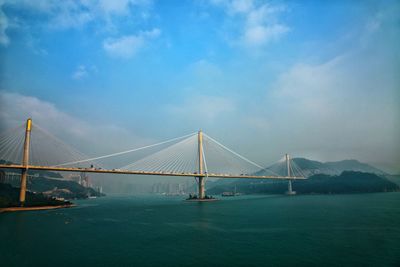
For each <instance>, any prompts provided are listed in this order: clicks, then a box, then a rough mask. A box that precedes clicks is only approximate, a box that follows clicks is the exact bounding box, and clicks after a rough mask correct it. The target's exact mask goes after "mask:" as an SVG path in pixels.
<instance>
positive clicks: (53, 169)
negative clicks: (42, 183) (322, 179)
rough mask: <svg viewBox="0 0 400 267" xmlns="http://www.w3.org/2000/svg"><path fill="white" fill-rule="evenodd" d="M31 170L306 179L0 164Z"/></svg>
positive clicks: (8, 167) (0, 165) (256, 177)
mask: <svg viewBox="0 0 400 267" xmlns="http://www.w3.org/2000/svg"><path fill="white" fill-rule="evenodd" d="M27 168H28V169H30V170H43V171H62V172H89V173H109V174H131V175H157V176H183V177H211V178H245V179H282V180H287V179H293V180H302V179H306V178H305V177H301V176H291V177H288V176H273V175H249V174H239V175H238V174H216V173H208V174H205V173H204V174H199V173H188V172H184V173H175V172H147V171H130V170H121V169H113V170H106V169H98V168H66V167H57V166H34V165H29V166H23V165H6V164H0V169H19V170H23V169H27Z"/></svg>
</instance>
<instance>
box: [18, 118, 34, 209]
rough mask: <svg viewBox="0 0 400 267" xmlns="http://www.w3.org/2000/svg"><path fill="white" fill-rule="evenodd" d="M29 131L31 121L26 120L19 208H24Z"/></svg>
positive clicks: (29, 141)
mask: <svg viewBox="0 0 400 267" xmlns="http://www.w3.org/2000/svg"><path fill="white" fill-rule="evenodd" d="M31 130H32V119H28V120H27V121H26V128H25V142H24V154H23V157H22V165H23V166H24V167H25V168H24V169H23V170H22V172H21V188H20V191H19V203H20V205H21V206H24V204H25V197H26V181H27V177H28V166H29V146H30V143H31Z"/></svg>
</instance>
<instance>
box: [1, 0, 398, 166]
mask: <svg viewBox="0 0 400 267" xmlns="http://www.w3.org/2000/svg"><path fill="white" fill-rule="evenodd" d="M399 44H400V2H399V1H390V0H388V1H341V0H335V1H317V0H314V1H313V0H305V1H257V0H197V1H196V0H194V1H184V0H182V1H178V0H176V1H174V0H171V1H156V0H154V1H152V0H118V1H117V0H114V1H106V0H76V1H68V0H65V1H56V0H36V1H29V0H19V1H13V0H0V130H4V129H6V128H9V127H13V126H15V125H20V124H22V123H23V122H24V120H26V118H28V117H32V119H33V121H34V122H35V123H37V124H38V125H40V126H41V127H42V128H45V129H47V130H48V131H49V132H51V133H53V134H54V135H56V136H58V137H60V138H61V139H62V140H63V141H65V142H66V143H68V144H70V145H72V146H74V147H78V148H79V150H81V151H82V152H84V153H85V154H87V155H90V156H96V155H102V154H106V153H112V152H117V151H122V150H126V149H129V148H134V147H137V146H141V145H146V144H151V143H152V142H158V141H162V140H166V139H169V138H173V137H177V136H182V135H185V134H188V133H191V132H194V131H197V130H199V129H202V130H203V131H204V132H206V133H207V134H208V135H210V136H212V137H214V138H215V139H217V140H219V141H221V142H222V143H224V144H225V145H226V146H228V147H230V148H232V149H233V150H235V151H237V152H239V153H241V154H243V155H245V156H246V157H248V158H249V159H251V160H253V161H255V162H257V163H258V164H260V165H263V166H267V165H269V163H272V162H274V161H276V160H278V159H280V158H281V157H282V156H283V155H284V154H285V153H289V154H291V155H292V156H294V157H307V158H310V159H315V160H321V161H334V160H342V159H358V160H360V161H363V162H367V163H370V164H373V165H374V166H376V167H380V168H382V169H384V170H386V171H390V172H400V164H399V163H400V142H399V141H400V140H399V139H400V138H399V136H400V119H399V117H400V115H399V114H400V75H399V73H400V53H399V47H400V46H399Z"/></svg>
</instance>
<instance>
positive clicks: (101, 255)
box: [0, 193, 400, 267]
mask: <svg viewBox="0 0 400 267" xmlns="http://www.w3.org/2000/svg"><path fill="white" fill-rule="evenodd" d="M77 203H78V205H79V206H78V207H76V208H71V209H61V210H52V211H51V210H49V211H34V212H20V213H5V214H4V213H3V214H0V241H1V242H0V256H1V257H0V266H192V267H193V266H400V193H381V194H359V195H313V196H311V195H310V196H294V197H286V196H252V197H249V196H241V197H235V198H224V199H223V200H222V201H219V202H214V203H187V202H183V201H182V200H181V198H179V197H163V196H140V197H139V196H135V197H133V196H108V197H105V198H100V199H90V200H85V201H78V202H77Z"/></svg>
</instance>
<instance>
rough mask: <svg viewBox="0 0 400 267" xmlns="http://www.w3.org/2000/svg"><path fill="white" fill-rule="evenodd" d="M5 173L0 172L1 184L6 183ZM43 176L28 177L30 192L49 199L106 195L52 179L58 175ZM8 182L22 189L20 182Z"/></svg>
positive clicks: (69, 182)
mask: <svg viewBox="0 0 400 267" xmlns="http://www.w3.org/2000/svg"><path fill="white" fill-rule="evenodd" d="M4 173H5V171H4V170H0V178H1V179H0V184H1V182H5V181H4V178H2V177H4ZM48 174H50V175H48ZM41 175H43V173H40V174H39V176H36V177H28V180H27V190H28V191H31V192H36V193H42V194H43V195H46V196H49V197H59V198H65V199H82V198H88V197H90V196H96V197H100V196H104V194H102V193H99V192H97V191H96V190H94V189H93V188H90V187H84V186H82V185H80V184H78V183H77V182H75V181H70V180H63V179H54V178H50V177H52V176H57V175H58V173H53V172H49V173H47V172H46V173H44V175H46V176H45V177H43V176H41ZM6 182H7V183H10V185H11V186H13V187H14V188H19V187H20V184H19V180H11V181H6Z"/></svg>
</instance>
